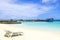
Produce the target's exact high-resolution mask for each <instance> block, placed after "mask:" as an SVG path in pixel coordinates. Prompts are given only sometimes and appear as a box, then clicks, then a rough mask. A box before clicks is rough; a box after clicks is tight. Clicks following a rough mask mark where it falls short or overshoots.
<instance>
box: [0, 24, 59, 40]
mask: <svg viewBox="0 0 60 40" xmlns="http://www.w3.org/2000/svg"><path fill="white" fill-rule="evenodd" d="M6 30H9V31H12V32H23V33H24V34H23V35H22V36H17V37H12V38H11V37H10V38H7V37H4V34H5V31H6ZM0 40H60V32H57V31H49V30H43V29H36V28H29V27H23V26H21V27H18V26H16V25H9V24H0Z"/></svg>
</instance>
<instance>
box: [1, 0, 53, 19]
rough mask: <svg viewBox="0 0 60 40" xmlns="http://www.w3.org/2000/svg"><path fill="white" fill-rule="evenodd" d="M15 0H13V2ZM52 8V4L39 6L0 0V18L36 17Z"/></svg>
mask: <svg viewBox="0 0 60 40" xmlns="http://www.w3.org/2000/svg"><path fill="white" fill-rule="evenodd" d="M15 1H16V0H15ZM15 1H14V0H13V2H15ZM13 2H12V3H13ZM52 8H53V7H51V6H42V5H40V6H39V5H37V4H20V5H18V4H11V0H8V1H7V0H5V1H4V0H2V1H1V0H0V10H1V13H2V14H1V15H0V18H12V19H17V18H24V19H25V18H27V19H29V18H36V17H37V16H39V15H40V14H43V13H45V12H47V11H49V10H51V9H52Z"/></svg>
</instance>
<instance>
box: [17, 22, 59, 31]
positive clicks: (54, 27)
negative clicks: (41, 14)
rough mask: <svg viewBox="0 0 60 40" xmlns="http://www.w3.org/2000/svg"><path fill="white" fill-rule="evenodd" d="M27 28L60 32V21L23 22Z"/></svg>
mask: <svg viewBox="0 0 60 40" xmlns="http://www.w3.org/2000/svg"><path fill="white" fill-rule="evenodd" d="M18 25H22V26H25V27H33V28H42V29H50V30H58V31H60V21H54V22H22V23H21V24H18Z"/></svg>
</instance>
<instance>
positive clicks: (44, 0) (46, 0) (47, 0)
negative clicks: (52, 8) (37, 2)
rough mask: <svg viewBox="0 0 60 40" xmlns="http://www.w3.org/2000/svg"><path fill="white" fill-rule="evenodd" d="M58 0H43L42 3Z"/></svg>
mask: <svg viewBox="0 0 60 40" xmlns="http://www.w3.org/2000/svg"><path fill="white" fill-rule="evenodd" d="M57 1H58V0H42V3H47V2H49V3H56V2H57Z"/></svg>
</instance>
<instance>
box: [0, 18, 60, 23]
mask: <svg viewBox="0 0 60 40" xmlns="http://www.w3.org/2000/svg"><path fill="white" fill-rule="evenodd" d="M53 21H60V20H54V18H47V19H45V20H42V19H36V20H23V19H20V20H12V19H11V20H0V23H2V24H21V22H53Z"/></svg>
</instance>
